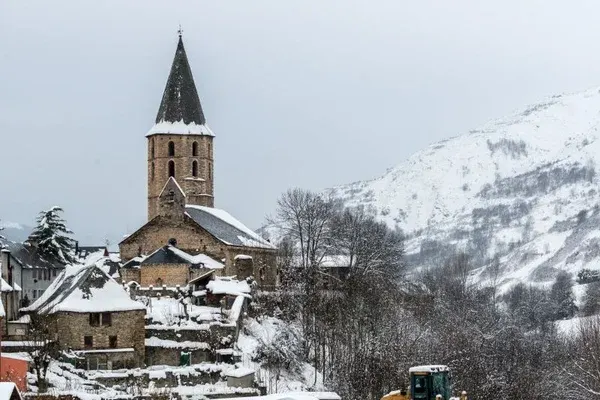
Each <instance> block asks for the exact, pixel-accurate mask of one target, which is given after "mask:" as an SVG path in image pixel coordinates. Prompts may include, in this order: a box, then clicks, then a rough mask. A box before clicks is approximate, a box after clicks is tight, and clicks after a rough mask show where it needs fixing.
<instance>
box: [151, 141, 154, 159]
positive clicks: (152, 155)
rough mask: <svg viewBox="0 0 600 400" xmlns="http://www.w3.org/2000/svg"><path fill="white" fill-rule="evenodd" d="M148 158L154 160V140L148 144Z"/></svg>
mask: <svg viewBox="0 0 600 400" xmlns="http://www.w3.org/2000/svg"><path fill="white" fill-rule="evenodd" d="M150 158H154V138H152V139H151V142H150Z"/></svg>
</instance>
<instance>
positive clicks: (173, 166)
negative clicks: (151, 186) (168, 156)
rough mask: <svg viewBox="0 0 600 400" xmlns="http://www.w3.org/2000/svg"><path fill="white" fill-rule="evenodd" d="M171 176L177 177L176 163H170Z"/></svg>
mask: <svg viewBox="0 0 600 400" xmlns="http://www.w3.org/2000/svg"><path fill="white" fill-rule="evenodd" d="M169 176H170V177H171V176H172V177H175V161H173V160H171V161H169Z"/></svg>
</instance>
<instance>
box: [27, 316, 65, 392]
mask: <svg viewBox="0 0 600 400" xmlns="http://www.w3.org/2000/svg"><path fill="white" fill-rule="evenodd" d="M30 316H31V322H30V324H29V330H28V331H27V335H26V342H27V344H28V346H27V353H28V355H29V357H30V358H31V360H32V363H33V369H34V370H35V374H36V376H37V383H38V390H39V391H40V392H45V391H46V390H47V389H48V381H47V379H46V376H47V372H48V367H49V366H50V363H51V362H52V360H53V359H56V358H57V357H58V347H59V346H58V341H57V340H56V337H55V336H56V335H55V334H54V332H56V329H55V328H56V326H55V325H56V322H55V321H54V319H53V318H52V316H50V315H46V314H44V315H42V314H31V315H30Z"/></svg>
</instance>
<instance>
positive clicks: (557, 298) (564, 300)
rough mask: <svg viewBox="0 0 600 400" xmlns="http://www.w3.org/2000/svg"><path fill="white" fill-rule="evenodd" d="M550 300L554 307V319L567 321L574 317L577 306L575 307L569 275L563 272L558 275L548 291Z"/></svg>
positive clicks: (571, 280) (571, 281)
mask: <svg viewBox="0 0 600 400" xmlns="http://www.w3.org/2000/svg"><path fill="white" fill-rule="evenodd" d="M550 300H551V301H552V303H553V306H554V310H555V312H554V318H555V319H567V318H571V317H573V316H574V315H575V312H576V311H577V306H576V305H575V295H574V294H573V279H572V277H571V274H569V273H568V272H565V271H561V272H559V273H558V275H557V276H556V279H555V281H554V283H553V284H552V288H551V289H550Z"/></svg>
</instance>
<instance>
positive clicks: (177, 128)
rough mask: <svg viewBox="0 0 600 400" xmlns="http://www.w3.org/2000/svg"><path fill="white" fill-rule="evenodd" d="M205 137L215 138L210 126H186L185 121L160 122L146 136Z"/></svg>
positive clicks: (193, 123)
mask: <svg viewBox="0 0 600 400" xmlns="http://www.w3.org/2000/svg"><path fill="white" fill-rule="evenodd" d="M158 134H163V135H204V136H215V134H214V133H213V131H212V130H211V129H210V128H209V126H208V125H207V124H206V123H204V124H200V125H199V124H196V123H195V122H191V123H189V124H186V123H185V122H183V120H180V121H178V122H168V121H164V120H163V121H160V122H158V123H156V124H154V126H153V127H152V128H150V130H149V131H148V133H147V134H146V136H149V135H158Z"/></svg>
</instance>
